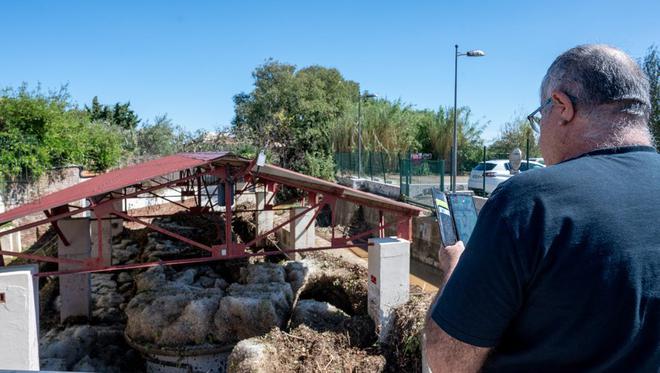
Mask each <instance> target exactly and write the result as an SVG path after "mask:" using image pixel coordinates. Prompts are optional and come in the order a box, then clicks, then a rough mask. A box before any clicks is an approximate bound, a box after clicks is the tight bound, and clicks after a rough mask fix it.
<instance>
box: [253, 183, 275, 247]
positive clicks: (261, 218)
mask: <svg viewBox="0 0 660 373" xmlns="http://www.w3.org/2000/svg"><path fill="white" fill-rule="evenodd" d="M254 195H255V198H256V201H257V210H263V209H264V208H265V207H266V202H268V201H269V200H270V198H271V196H272V195H273V193H272V192H255V193H254ZM255 215H256V216H255V219H254V221H255V225H256V226H257V235H260V234H263V233H265V232H268V231H270V230H271V229H273V219H274V218H275V212H274V211H272V210H271V211H258V212H255ZM263 244H264V242H263V240H259V241H257V245H258V246H263Z"/></svg>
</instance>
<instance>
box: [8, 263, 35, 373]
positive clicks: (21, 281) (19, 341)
mask: <svg viewBox="0 0 660 373" xmlns="http://www.w3.org/2000/svg"><path fill="white" fill-rule="evenodd" d="M37 271H38V267H37V266H36V265H25V266H12V267H5V268H0V330H2V338H0V369H7V370H39V290H38V288H39V285H38V281H36V280H35V279H34V276H33V275H34V274H36V273H37Z"/></svg>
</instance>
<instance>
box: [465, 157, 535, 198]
mask: <svg viewBox="0 0 660 373" xmlns="http://www.w3.org/2000/svg"><path fill="white" fill-rule="evenodd" d="M484 167H485V168H486V193H488V194H490V193H492V192H493V190H495V188H497V186H498V185H500V183H501V182H503V181H505V180H507V179H508V178H510V177H511V176H513V175H511V164H510V163H509V160H507V159H493V160H490V161H486V164H485V166H484V163H483V162H481V163H479V164H478V165H477V166H476V167H475V168H473V169H472V171H471V172H470V178H469V179H468V189H470V190H473V191H475V192H481V191H483V188H484V185H483V174H484ZM543 167H545V165H543V164H542V163H538V162H532V161H531V160H530V162H529V169H530V170H533V169H537V168H543ZM520 171H521V172H525V171H527V161H523V162H522V163H521V165H520Z"/></svg>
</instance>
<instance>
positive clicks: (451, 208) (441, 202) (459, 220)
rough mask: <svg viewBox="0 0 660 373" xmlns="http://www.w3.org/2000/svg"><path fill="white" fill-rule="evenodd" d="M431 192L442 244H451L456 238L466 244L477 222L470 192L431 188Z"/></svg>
mask: <svg viewBox="0 0 660 373" xmlns="http://www.w3.org/2000/svg"><path fill="white" fill-rule="evenodd" d="M431 193H432V195H433V204H434V206H435V211H436V216H437V217H438V225H439V227H440V237H441V239H442V243H443V245H444V246H449V245H453V244H455V243H456V241H458V240H460V241H463V243H464V244H466V245H467V242H468V241H469V240H470V236H471V235H472V231H473V230H474V226H475V225H476V224H477V209H476V207H475V205H474V200H473V199H472V192H452V193H443V192H440V190H438V189H436V188H433V189H432V191H431Z"/></svg>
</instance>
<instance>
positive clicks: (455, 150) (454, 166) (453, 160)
mask: <svg viewBox="0 0 660 373" xmlns="http://www.w3.org/2000/svg"><path fill="white" fill-rule="evenodd" d="M454 47H455V48H456V53H455V55H454V142H453V147H452V149H453V151H452V154H451V191H452V192H455V191H456V171H457V168H458V128H457V126H456V110H457V109H456V91H457V90H458V57H460V56H468V57H483V56H485V55H486V53H484V51H482V50H479V49H474V50H471V51H468V52H466V53H459V52H458V44H456V45H454ZM443 177H444V176H443Z"/></svg>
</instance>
